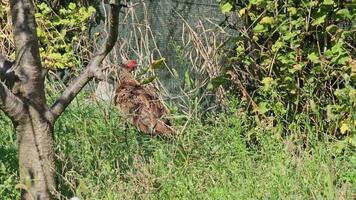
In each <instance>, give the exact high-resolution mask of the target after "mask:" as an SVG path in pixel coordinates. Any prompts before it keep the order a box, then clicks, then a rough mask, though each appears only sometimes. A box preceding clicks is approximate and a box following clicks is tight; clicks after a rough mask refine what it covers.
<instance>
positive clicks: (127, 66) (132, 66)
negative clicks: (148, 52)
mask: <svg viewBox="0 0 356 200" xmlns="http://www.w3.org/2000/svg"><path fill="white" fill-rule="evenodd" d="M122 67H123V68H125V69H127V70H128V71H129V72H132V71H134V70H135V69H136V68H137V61H136V60H128V61H126V62H125V63H123V64H122Z"/></svg>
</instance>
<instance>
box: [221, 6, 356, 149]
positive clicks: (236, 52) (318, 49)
mask: <svg viewBox="0 0 356 200" xmlns="http://www.w3.org/2000/svg"><path fill="white" fill-rule="evenodd" d="M220 4H221V10H222V12H223V13H225V14H226V15H228V16H230V18H229V20H227V21H228V22H229V24H228V25H229V27H231V28H233V29H235V30H236V31H237V33H238V36H237V37H236V38H235V40H234V41H235V42H236V45H235V47H234V49H229V50H230V51H229V52H230V53H229V54H228V56H229V60H230V64H231V65H230V66H229V67H228V68H227V70H226V71H230V72H229V73H226V72H225V73H223V74H221V76H227V74H230V75H231V74H233V76H234V77H233V78H234V79H235V82H236V79H237V80H238V81H239V82H241V83H242V84H241V85H238V87H235V88H234V89H235V90H236V89H238V90H240V91H243V90H241V88H242V89H247V91H248V93H249V94H254V96H253V97H251V98H250V99H249V98H245V99H247V100H248V102H249V101H252V105H255V106H254V107H253V110H252V109H251V110H252V111H253V112H255V113H257V114H258V115H260V116H262V117H264V118H267V119H268V120H272V121H273V123H274V124H275V125H276V124H281V123H282V124H284V125H283V128H284V129H285V130H286V131H287V132H289V133H294V132H297V131H296V127H298V121H300V119H301V118H308V119H309V120H310V123H311V125H312V126H313V127H314V128H315V129H316V130H317V132H318V134H319V135H320V134H324V133H327V134H330V135H333V136H336V137H339V138H344V136H348V140H350V141H352V143H353V144H354V145H355V144H356V135H355V132H356V112H355V111H356V89H355V80H356V60H355V53H356V48H355V41H356V34H355V33H356V32H355V31H356V29H355V27H356V20H355V18H356V8H355V7H354V6H352V5H351V4H352V3H351V2H349V1H334V0H324V1H311V0H303V1H299V0H292V1H268V0H252V1H231V0H222V1H220ZM236 16H237V20H235V23H234V20H233V19H234V18H235V17H236ZM230 80H231V79H230ZM230 91H231V90H230ZM241 94H242V95H243V96H244V97H246V94H244V93H243V92H241ZM251 96H252V95H251ZM254 103H255V104H254ZM249 104H250V103H248V105H249ZM299 128H300V127H299Z"/></svg>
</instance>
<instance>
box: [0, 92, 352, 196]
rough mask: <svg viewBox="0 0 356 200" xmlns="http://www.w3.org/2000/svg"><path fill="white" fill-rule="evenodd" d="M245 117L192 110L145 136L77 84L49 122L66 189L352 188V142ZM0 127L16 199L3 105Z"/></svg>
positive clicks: (3, 172) (1, 186) (257, 192)
mask: <svg viewBox="0 0 356 200" xmlns="http://www.w3.org/2000/svg"><path fill="white" fill-rule="evenodd" d="M242 116H243V115H242ZM249 120H250V119H248V118H247V117H241V116H236V115H227V114H221V115H220V116H218V117H209V118H208V119H207V120H205V122H204V123H202V122H200V120H197V119H190V120H189V121H188V122H187V126H186V127H185V129H184V131H183V132H182V133H180V134H179V136H177V137H176V138H173V139H167V138H160V137H150V136H146V135H143V134H140V133H138V132H137V131H135V129H133V128H132V127H131V126H129V125H126V124H125V123H124V120H123V119H121V118H120V117H119V116H118V114H117V112H116V110H115V109H114V108H108V107H106V106H105V105H103V104H100V103H98V102H94V101H92V100H88V98H87V96H86V95H85V94H82V95H81V96H80V97H79V99H77V101H75V102H73V104H72V105H71V107H70V109H69V110H68V111H67V112H66V113H65V114H64V115H63V116H62V117H61V118H60V120H59V121H58V122H57V124H56V126H55V143H56V157H57V160H58V162H57V176H58V181H59V187H60V190H61V192H62V194H63V199H66V198H68V197H72V196H78V197H80V198H81V199H192V198H193V199H262V198H263V199H353V198H355V194H356V154H355V149H354V148H353V147H352V146H347V147H344V148H343V149H342V151H337V146H336V145H337V143H335V142H333V140H332V139H331V138H329V136H327V135H325V137H324V138H315V137H314V135H315V133H314V132H313V131H312V129H305V130H306V131H305V133H304V134H305V135H304V137H305V138H303V139H304V141H308V144H310V145H307V146H306V145H305V143H299V140H298V139H296V137H292V136H289V137H280V136H279V135H278V133H276V131H275V130H274V129H266V128H265V127H263V125H252V124H253V123H249ZM304 127H308V124H304ZM0 129H1V134H0V152H1V154H0V161H1V162H0V196H1V197H2V199H18V198H19V189H18V188H16V184H17V182H18V172H17V169H18V166H17V165H18V164H17V163H18V161H17V148H16V138H15V136H14V133H13V130H12V127H11V124H10V122H9V121H8V120H6V117H5V116H3V115H2V116H1V121H0ZM181 130H182V128H181ZM251 131H253V132H254V133H258V134H255V135H257V136H255V139H254V140H250V139H248V137H246V134H247V133H249V132H251Z"/></svg>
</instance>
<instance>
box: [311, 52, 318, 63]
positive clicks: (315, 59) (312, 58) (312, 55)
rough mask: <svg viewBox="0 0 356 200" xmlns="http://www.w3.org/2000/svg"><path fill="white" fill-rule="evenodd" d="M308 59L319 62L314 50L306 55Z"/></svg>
mask: <svg viewBox="0 0 356 200" xmlns="http://www.w3.org/2000/svg"><path fill="white" fill-rule="evenodd" d="M308 59H309V60H310V61H311V62H312V63H319V62H320V59H319V56H317V55H316V54H315V53H314V52H313V53H311V54H309V55H308Z"/></svg>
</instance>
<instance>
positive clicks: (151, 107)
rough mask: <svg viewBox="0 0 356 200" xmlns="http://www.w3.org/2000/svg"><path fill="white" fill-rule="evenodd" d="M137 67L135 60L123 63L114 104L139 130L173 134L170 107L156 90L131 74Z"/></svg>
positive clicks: (147, 132)
mask: <svg viewBox="0 0 356 200" xmlns="http://www.w3.org/2000/svg"><path fill="white" fill-rule="evenodd" d="M136 67H137V62H136V61H135V60H130V61H128V62H126V63H125V64H122V65H121V70H120V72H119V76H118V82H117V88H116V91H115V95H114V104H115V106H116V107H118V108H119V110H120V111H121V113H122V114H123V116H124V117H125V118H126V119H127V120H128V121H129V122H130V123H132V124H134V125H135V126H136V127H137V129H138V130H140V131H141V132H143V133H146V134H151V135H164V136H172V135H174V133H175V130H174V128H172V126H171V123H170V121H169V120H168V118H167V116H168V115H169V111H168V109H167V108H166V107H165V106H164V104H163V103H162V102H161V100H160V99H159V96H158V95H157V93H156V90H155V89H154V88H153V87H150V86H143V85H141V84H140V83H139V82H138V81H137V80H136V79H135V78H134V77H133V76H132V74H131V72H133V71H134V70H135V69H136Z"/></svg>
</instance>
